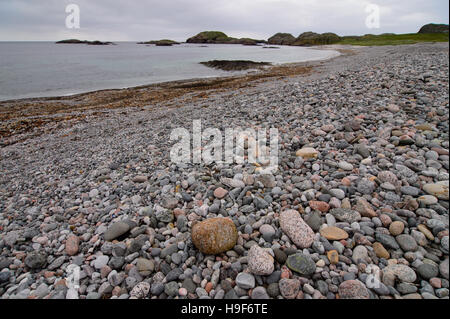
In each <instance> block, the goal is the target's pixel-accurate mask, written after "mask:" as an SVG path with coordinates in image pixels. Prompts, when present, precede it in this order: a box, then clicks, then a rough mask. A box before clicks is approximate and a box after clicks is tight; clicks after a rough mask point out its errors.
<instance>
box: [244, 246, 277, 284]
mask: <svg viewBox="0 0 450 319" xmlns="http://www.w3.org/2000/svg"><path fill="white" fill-rule="evenodd" d="M248 268H249V270H250V272H251V273H253V274H255V275H261V276H267V275H270V274H271V273H273V271H274V259H273V257H272V256H271V255H270V254H269V253H268V252H267V251H266V250H265V249H263V248H261V247H259V246H258V245H253V246H252V247H251V248H250V250H249V252H248Z"/></svg>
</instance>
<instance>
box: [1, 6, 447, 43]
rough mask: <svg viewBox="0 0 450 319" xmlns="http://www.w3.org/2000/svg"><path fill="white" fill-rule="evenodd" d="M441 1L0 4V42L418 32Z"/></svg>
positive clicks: (437, 16) (434, 17)
mask: <svg viewBox="0 0 450 319" xmlns="http://www.w3.org/2000/svg"><path fill="white" fill-rule="evenodd" d="M70 3H75V4H78V5H79V6H80V9H81V29H80V30H68V29H66V28H65V24H64V22H65V18H66V13H65V7H66V5H68V4H70ZM368 3H374V4H377V5H379V6H380V7H381V21H380V22H381V28H380V29H368V28H366V26H365V19H366V16H367V13H366V12H365V6H366V5H367V4H368ZM448 6H449V4H448V1H445V0H429V1H423V0H422V1H419V0H399V1H388V0H373V1H367V0H339V1H335V0H221V1H217V0H187V1H186V0H183V1H182V0H167V1H153V0H149V1H138V0H128V1H116V0H70V1H69V0H63V1H61V0H40V1H30V0H0V40H3V41H7V40H48V41H53V40H58V39H61V38H72V37H77V38H83V39H88V40H94V39H100V40H112V41H121V40H125V41H126V40H129V41H137V40H149V39H158V38H172V39H175V40H185V39H186V38H187V37H189V36H191V35H193V34H196V33H197V32H200V31H203V30H221V31H224V32H226V33H227V34H229V35H230V36H235V37H247V36H248V37H255V38H268V37H269V36H271V35H272V34H274V33H276V32H291V33H293V34H294V35H296V36H297V35H298V34H300V33H302V32H305V31H316V32H327V31H330V32H335V33H338V34H340V35H349V34H366V33H384V32H395V33H407V32H417V30H418V29H419V28H420V26H422V25H423V24H426V23H429V22H436V23H448V20H449V18H448Z"/></svg>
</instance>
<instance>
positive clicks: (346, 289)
mask: <svg viewBox="0 0 450 319" xmlns="http://www.w3.org/2000/svg"><path fill="white" fill-rule="evenodd" d="M339 297H340V298H341V299H369V298H370V294H369V291H368V289H367V288H366V286H365V285H364V284H363V283H362V282H361V281H359V280H347V281H344V282H343V283H341V284H340V285H339Z"/></svg>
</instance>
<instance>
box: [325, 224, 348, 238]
mask: <svg viewBox="0 0 450 319" xmlns="http://www.w3.org/2000/svg"><path fill="white" fill-rule="evenodd" d="M320 235H321V236H323V237H325V238H326V239H328V240H343V239H347V238H348V233H347V232H346V231H345V230H343V229H341V228H338V227H334V226H331V227H325V228H322V229H321V230H320Z"/></svg>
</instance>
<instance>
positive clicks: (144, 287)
mask: <svg viewBox="0 0 450 319" xmlns="http://www.w3.org/2000/svg"><path fill="white" fill-rule="evenodd" d="M149 291H150V284H149V283H148V282H145V281H143V282H140V283H138V284H137V285H136V286H134V287H133V289H132V290H131V292H130V299H144V298H145V297H146V296H147V295H148V293H149Z"/></svg>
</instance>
